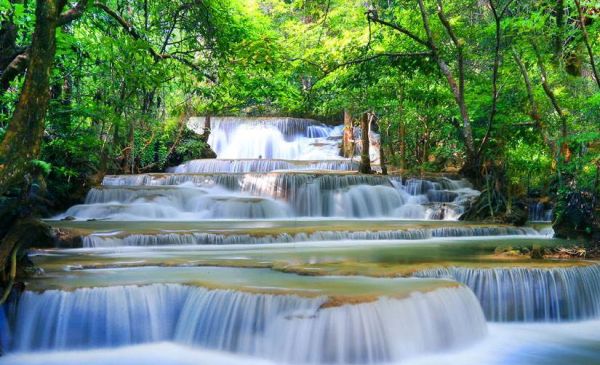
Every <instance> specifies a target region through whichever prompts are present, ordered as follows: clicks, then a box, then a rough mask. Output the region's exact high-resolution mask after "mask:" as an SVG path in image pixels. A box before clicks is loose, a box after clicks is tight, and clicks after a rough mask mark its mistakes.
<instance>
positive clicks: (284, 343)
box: [12, 284, 487, 364]
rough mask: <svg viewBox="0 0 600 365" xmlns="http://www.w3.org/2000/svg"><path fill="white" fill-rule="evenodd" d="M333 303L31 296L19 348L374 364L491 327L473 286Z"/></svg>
mask: <svg viewBox="0 0 600 365" xmlns="http://www.w3.org/2000/svg"><path fill="white" fill-rule="evenodd" d="M326 301H327V299H326V298H325V297H317V298H303V297H298V296H293V295H270V294H248V293H243V292H237V291H232V290H207V289H203V288H197V287H190V286H184V285H175V284H154V285H147V286H119V287H108V288H85V289H77V290H74V291H72V292H68V291H60V290H48V291H45V292H42V293H36V292H25V293H23V294H22V295H21V297H20V299H19V302H18V307H17V312H16V313H17V314H16V317H17V318H16V321H14V323H16V325H15V326H16V327H15V328H14V329H13V333H14V336H13V343H12V348H13V350H14V351H17V352H23V351H39V350H65V349H81V348H86V349H87V348H99V347H115V346H121V345H130V344H139V343H147V342H157V341H175V342H178V343H182V344H190V345H195V346H201V347H206V348H212V349H217V350H223V351H228V352H235V353H242V354H248V355H254V356H258V357H264V358H269V359H274V360H277V361H285V362H289V363H362V364H370V363H376V362H385V361H396V360H399V359H402V358H405V357H408V356H411V355H415V354H419V353H423V352H432V351H439V350H445V349H452V348H457V347H461V346H464V345H466V344H469V343H472V342H475V341H477V340H478V339H479V338H481V337H482V336H483V335H485V333H486V331H487V330H486V323H485V320H484V316H483V313H482V312H481V308H480V307H479V304H478V303H477V300H476V298H475V297H474V295H473V294H472V293H471V291H470V290H468V289H467V288H464V287H456V288H442V289H437V290H433V291H431V292H427V293H414V294H412V295H410V296H409V297H407V298H404V299H391V298H380V299H378V300H376V301H373V302H369V303H362V304H355V305H348V304H346V305H341V306H339V307H329V306H325V305H324V304H325V303H326Z"/></svg>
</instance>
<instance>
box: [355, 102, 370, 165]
mask: <svg viewBox="0 0 600 365" xmlns="http://www.w3.org/2000/svg"><path fill="white" fill-rule="evenodd" d="M360 141H361V147H362V149H361V152H360V165H359V166H358V172H360V173H361V174H370V173H372V172H373V171H372V170H371V156H370V154H369V147H370V141H369V113H363V115H362V118H361V119H360Z"/></svg>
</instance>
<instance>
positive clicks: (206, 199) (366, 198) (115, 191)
mask: <svg viewBox="0 0 600 365" xmlns="http://www.w3.org/2000/svg"><path fill="white" fill-rule="evenodd" d="M105 183H106V184H107V185H106V186H104V187H101V188H95V189H92V190H90V192H89V193H88V196H87V198H86V201H85V204H83V205H76V206H73V207H71V208H70V209H69V210H68V211H67V212H66V213H64V214H63V215H61V216H59V217H58V218H64V217H67V216H72V217H75V218H80V219H122V220H140V219H151V220H152V219H171V220H197V219H278V218H288V217H340V218H367V217H391V218H401V219H435V220H456V219H458V217H459V216H460V214H462V212H463V211H464V206H465V205H466V204H467V202H468V201H469V200H470V199H472V198H473V197H475V196H477V195H478V194H479V192H478V191H476V190H473V189H472V188H471V187H470V185H469V184H468V183H467V182H465V181H462V180H456V181H454V180H449V179H439V180H438V181H427V180H419V179H407V180H403V179H402V178H400V177H394V176H375V175H346V174H332V173H327V174H314V173H312V174H311V173H265V174H260V173H251V174H200V175H196V174H191V175H190V174H175V175H168V174H163V175H139V176H130V177H120V178H118V180H117V178H112V177H109V178H107V180H105ZM173 183H176V184H180V185H170V184H173ZM156 185H161V186H156Z"/></svg>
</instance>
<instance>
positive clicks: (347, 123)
mask: <svg viewBox="0 0 600 365" xmlns="http://www.w3.org/2000/svg"><path fill="white" fill-rule="evenodd" d="M353 129H354V128H353V127H352V115H351V114H350V112H349V111H348V109H344V135H343V138H342V156H344V157H346V158H351V157H352V156H354V130H353Z"/></svg>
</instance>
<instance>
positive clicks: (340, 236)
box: [82, 226, 542, 248]
mask: <svg viewBox="0 0 600 365" xmlns="http://www.w3.org/2000/svg"><path fill="white" fill-rule="evenodd" d="M541 235H542V233H540V232H538V231H536V230H535V229H533V228H531V227H493V226H490V227H439V228H416V229H407V230H384V231H355V232H353V231H317V232H312V233H305V232H302V233H296V234H290V233H280V234H277V235H269V234H267V235H263V236H255V235H251V234H223V233H207V232H190V233H185V232H178V233H160V234H129V235H121V234H119V233H117V234H106V233H102V234H91V235H87V236H84V237H82V245H83V247H87V248H94V247H119V246H162V245H229V244H232V245H241V244H268V243H295V242H298V243H301V242H317V241H369V240H422V239H428V238H435V237H478V236H479V237H482V236H541Z"/></svg>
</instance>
